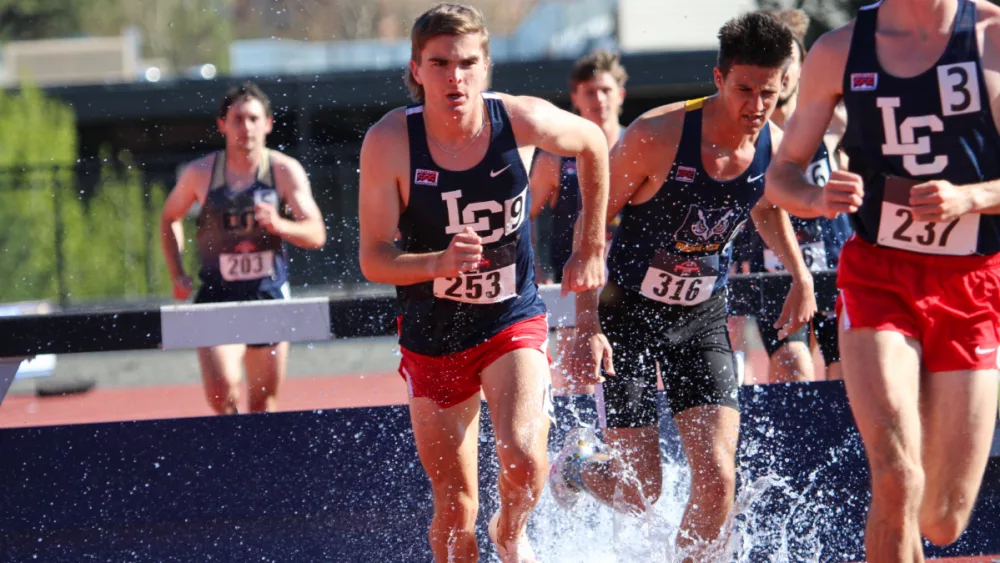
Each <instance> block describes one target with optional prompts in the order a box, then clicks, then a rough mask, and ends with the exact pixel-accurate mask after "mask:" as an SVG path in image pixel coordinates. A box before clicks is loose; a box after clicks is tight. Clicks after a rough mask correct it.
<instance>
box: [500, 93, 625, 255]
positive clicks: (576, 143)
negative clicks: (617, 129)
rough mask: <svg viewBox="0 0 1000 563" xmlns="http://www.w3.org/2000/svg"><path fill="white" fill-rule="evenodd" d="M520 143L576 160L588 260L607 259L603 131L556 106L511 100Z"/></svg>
mask: <svg viewBox="0 0 1000 563" xmlns="http://www.w3.org/2000/svg"><path fill="white" fill-rule="evenodd" d="M508 99H510V100H511V101H510V102H509V104H510V105H509V107H511V108H512V109H513V111H512V112H511V118H512V119H513V122H514V128H515V132H516V133H517V134H518V137H519V140H520V141H521V142H523V143H525V144H529V145H534V146H537V147H539V148H541V149H542V150H543V151H546V152H548V153H551V154H553V155H558V156H568V157H576V163H577V164H576V171H577V178H578V179H579V182H580V195H581V199H582V209H581V211H580V217H581V224H580V225H581V226H582V238H581V239H580V247H579V249H580V250H581V251H582V252H584V253H585V254H586V255H587V256H603V253H604V244H605V220H604V216H605V213H606V210H607V205H608V141H607V138H606V137H605V136H604V132H603V131H601V128H600V127H598V126H597V125H595V124H594V123H591V122H589V121H587V120H586V119H584V118H582V117H580V116H578V115H574V114H572V113H570V112H568V111H566V110H562V109H559V108H557V107H556V106H554V105H553V104H551V103H549V102H547V101H545V100H542V99H539V98H533V97H529V96H519V97H509V98H508Z"/></svg>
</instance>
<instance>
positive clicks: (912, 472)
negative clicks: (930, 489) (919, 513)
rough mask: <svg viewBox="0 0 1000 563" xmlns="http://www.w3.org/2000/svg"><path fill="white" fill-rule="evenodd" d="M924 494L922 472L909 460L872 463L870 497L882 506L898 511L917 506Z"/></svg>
mask: <svg viewBox="0 0 1000 563" xmlns="http://www.w3.org/2000/svg"><path fill="white" fill-rule="evenodd" d="M923 494H924V470H923V468H921V466H920V465H919V464H918V463H916V462H914V461H910V460H898V461H897V462H895V463H878V462H875V463H872V496H873V497H874V498H875V499H877V500H878V501H879V502H880V503H885V504H884V505H883V506H886V507H889V506H898V507H900V509H902V508H904V507H908V506H914V505H919V504H920V500H921V498H922V497H923Z"/></svg>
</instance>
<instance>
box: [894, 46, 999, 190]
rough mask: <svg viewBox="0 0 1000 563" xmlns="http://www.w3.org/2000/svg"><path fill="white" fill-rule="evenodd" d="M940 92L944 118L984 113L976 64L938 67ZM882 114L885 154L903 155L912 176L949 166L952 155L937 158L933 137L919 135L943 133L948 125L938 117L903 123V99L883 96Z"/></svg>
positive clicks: (917, 116) (923, 174)
mask: <svg viewBox="0 0 1000 563" xmlns="http://www.w3.org/2000/svg"><path fill="white" fill-rule="evenodd" d="M937 78H938V90H939V93H940V98H941V116H944V117H947V116H951V115H961V114H965V113H976V112H978V111H980V110H981V109H982V108H981V104H980V101H979V100H980V99H979V73H978V71H977V69H976V63H975V62H966V63H955V64H950V65H941V66H938V67H937ZM875 103H876V105H877V106H878V107H879V109H880V110H881V112H882V127H883V130H884V132H885V143H884V144H883V145H882V154H883V155H885V156H902V157H903V168H905V169H906V171H907V172H909V173H910V175H912V176H927V175H931V174H938V173H940V172H942V171H943V170H944V169H945V168H946V167H947V166H948V156H947V155H943V154H938V155H935V154H933V150H932V147H931V136H930V135H926V134H925V135H920V136H918V135H917V132H918V131H929V132H930V133H941V132H942V131H944V122H943V121H942V120H941V117H939V116H937V115H933V114H931V115H911V116H909V117H907V118H905V119H903V121H902V122H899V121H898V120H897V117H896V108H898V107H900V106H901V100H900V98H899V97H880V98H877V99H876V100H875Z"/></svg>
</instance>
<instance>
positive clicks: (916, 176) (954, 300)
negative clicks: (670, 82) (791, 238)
mask: <svg viewBox="0 0 1000 563" xmlns="http://www.w3.org/2000/svg"><path fill="white" fill-rule="evenodd" d="M998 72H1000V8H997V7H996V6H993V5H992V4H990V3H988V2H971V1H969V0H941V1H938V2H931V1H929V0H884V1H883V2H882V3H880V4H874V5H870V6H866V7H865V8H863V9H862V10H861V11H860V12H859V13H858V16H857V18H856V19H855V20H854V21H853V22H851V23H849V24H848V25H846V26H844V27H842V28H840V29H836V30H834V31H831V32H829V33H827V34H825V35H824V36H822V37H821V38H820V39H819V41H817V42H816V43H815V44H814V45H813V48H812V51H811V52H810V54H809V56H808V57H807V59H806V62H805V65H804V68H803V71H802V81H801V84H802V91H801V93H800V94H799V106H798V109H797V110H796V112H795V115H794V116H793V117H792V120H791V121H790V122H789V125H788V134H787V137H786V140H785V143H784V144H782V146H781V151H780V153H779V155H778V156H777V159H776V162H775V166H774V167H773V168H772V170H771V172H770V173H769V178H768V195H769V197H772V198H774V199H773V201H775V202H776V203H778V204H779V205H781V206H782V207H784V208H786V209H787V210H788V211H789V212H790V213H794V214H796V215H799V216H802V217H810V216H820V215H822V216H825V217H834V216H836V215H837V214H838V213H849V214H851V222H852V225H853V226H854V229H855V236H854V237H852V238H851V239H850V240H848V241H847V243H846V244H845V245H844V248H843V252H842V253H841V257H840V268H839V271H838V280H837V283H838V287H839V289H840V299H839V305H838V319H839V320H838V322H839V325H840V352H841V357H842V360H843V368H844V369H843V372H844V383H845V385H846V388H847V395H848V398H849V399H850V402H851V410H852V411H853V413H854V419H855V421H856V422H857V425H858V429H859V430H860V431H861V437H862V439H863V441H864V444H865V451H866V453H867V455H868V463H869V466H870V468H871V487H872V502H871V506H870V509H869V513H868V524H867V528H866V533H865V547H866V549H867V560H868V561H870V562H873V563H882V562H889V561H891V562H894V563H895V562H913V561H923V550H922V546H921V539H920V537H921V534H922V535H923V536H924V537H925V538H927V539H928V540H930V541H931V542H932V543H935V544H939V545H944V544H948V543H951V542H953V541H955V540H956V539H957V538H958V537H959V536H960V535H961V533H962V531H963V530H964V529H965V527H966V526H967V524H968V521H969V515H970V512H971V511H972V505H973V503H974V502H975V499H976V496H977V494H978V491H979V486H980V483H981V481H982V476H983V472H984V471H985V467H986V461H987V459H988V456H989V451H990V442H991V439H992V436H993V429H994V421H995V418H996V414H995V413H996V407H997V393H996V385H997V345H998V332H997V331H998V328H997V327H998V322H1000V313H998V300H1000V255H998V251H1000V218H998V217H996V214H997V213H1000V181H998V178H1000V159H998V158H997V155H998V154H1000V135H998V133H997V130H998V124H997V121H996V116H997V111H996V110H997V108H996V107H994V108H993V109H992V111H991V102H992V101H993V100H997V99H998V97H1000V74H998ZM840 100H843V102H844V104H845V106H846V107H847V115H848V119H847V131H846V133H845V137H844V148H845V150H846V151H847V155H848V157H849V158H850V168H851V171H850V172H846V171H834V172H832V173H831V175H830V180H829V181H828V182H827V184H826V186H825V188H824V190H822V191H820V190H816V189H815V187H814V186H812V184H811V183H810V182H809V181H808V178H806V177H805V175H804V174H803V170H805V169H806V167H807V165H808V163H809V162H810V160H811V158H812V155H813V153H814V152H815V148H816V147H817V146H818V145H819V144H820V142H821V139H822V137H823V133H824V130H825V129H826V125H827V123H829V121H830V117H831V115H832V114H833V108H834V106H835V105H836V104H837V103H838V102H839V101H840Z"/></svg>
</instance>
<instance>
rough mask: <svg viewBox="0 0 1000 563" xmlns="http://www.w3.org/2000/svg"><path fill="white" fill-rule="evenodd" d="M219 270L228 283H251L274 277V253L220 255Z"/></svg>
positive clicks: (268, 251) (267, 251) (269, 251)
mask: <svg viewBox="0 0 1000 563" xmlns="http://www.w3.org/2000/svg"><path fill="white" fill-rule="evenodd" d="M219 270H220V271H221V272H222V279H224V280H226V281H231V282H232V281H251V280H259V279H262V278H269V277H271V276H273V275H274V251H272V250H265V251H263V252H240V253H238V254H220V255H219Z"/></svg>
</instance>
